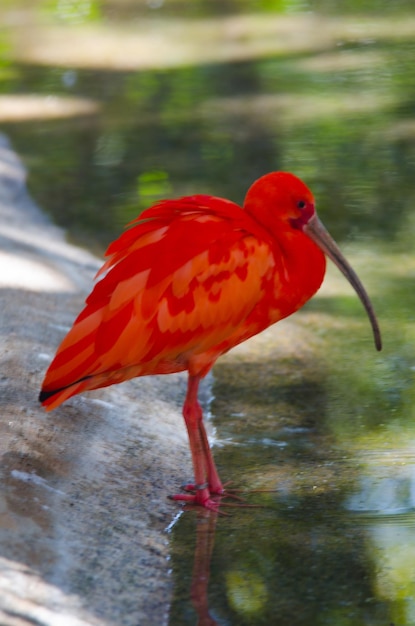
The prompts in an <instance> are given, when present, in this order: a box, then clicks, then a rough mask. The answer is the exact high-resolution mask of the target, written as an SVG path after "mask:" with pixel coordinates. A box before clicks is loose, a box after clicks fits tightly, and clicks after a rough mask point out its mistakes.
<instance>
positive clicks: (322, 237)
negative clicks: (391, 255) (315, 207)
mask: <svg viewBox="0 0 415 626" xmlns="http://www.w3.org/2000/svg"><path fill="white" fill-rule="evenodd" d="M303 231H304V232H305V234H306V235H308V237H310V239H312V240H313V241H314V242H315V243H316V244H317V245H318V247H319V248H320V249H321V250H323V252H324V253H325V254H327V256H328V257H329V258H330V259H331V260H332V261H333V263H334V264H335V265H337V267H338V268H339V270H340V271H341V272H342V274H344V276H345V277H346V278H347V280H348V281H349V283H350V284H351V285H352V287H353V288H354V290H355V291H356V293H357V295H358V296H359V298H360V300H361V302H362V304H363V306H364V307H365V309H366V313H367V314H368V317H369V320H370V323H371V325H372V330H373V337H374V340H375V346H376V349H377V350H382V338H381V335H380V328H379V324H378V321H377V319H376V315H375V311H374V310H373V306H372V303H371V301H370V300H369V296H368V295H367V293H366V290H365V288H364V287H363V285H362V283H361V282H360V279H359V277H358V276H357V274H356V272H355V271H354V270H353V269H352V267H351V266H350V265H349V263H348V262H347V261H346V259H345V258H344V256H343V254H342V253H341V251H340V248H339V247H338V245H337V244H336V242H335V241H334V240H333V239H332V237H331V236H330V235H329V233H328V232H327V230H326V229H325V227H324V226H323V224H322V223H321V222H320V220H319V219H318V217H317V215H313V217H312V218H311V219H310V220H309V221H308V222H307V224H305V225H304V226H303Z"/></svg>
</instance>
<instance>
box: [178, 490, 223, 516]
mask: <svg viewBox="0 0 415 626" xmlns="http://www.w3.org/2000/svg"><path fill="white" fill-rule="evenodd" d="M182 489H183V490H184V491H186V492H192V493H178V494H175V495H174V496H169V498H170V500H175V501H179V502H184V503H185V504H190V505H196V506H202V507H204V508H205V509H208V511H215V512H218V511H219V507H220V504H221V502H220V501H221V496H223V495H224V494H222V493H216V492H214V491H212V489H211V488H210V487H209V485H208V483H203V484H202V485H191V484H189V485H183V487H182ZM212 496H213V497H212ZM215 497H216V498H217V499H213V498H215Z"/></svg>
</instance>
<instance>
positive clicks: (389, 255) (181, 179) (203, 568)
mask: <svg viewBox="0 0 415 626" xmlns="http://www.w3.org/2000/svg"><path fill="white" fill-rule="evenodd" d="M343 5H344V3H342V2H336V1H335V2H325V1H324V0H320V1H315V2H307V1H301V0H296V1H291V2H288V1H284V0H279V1H271V0H268V1H265V0H263V1H262V2H260V1H257V2H255V1H253V0H252V1H250V0H241V1H239V2H238V1H237V0H233V1H231V0H229V1H227V2H223V1H222V2H214V1H211V0H209V1H208V0H206V1H204V2H203V1H201V0H198V1H196V0H195V1H193V2H192V3H188V2H184V1H180V0H176V1H171V2H169V1H167V0H166V1H165V2H163V1H162V0H161V1H156V0H154V1H153V0H148V1H147V2H144V1H142V2H132V1H131V2H129V1H128V0H108V1H107V2H98V1H94V0H90V1H87V0H72V1H70V0H65V1H63V0H60V1H57V0H56V2H55V1H52V0H48V1H42V2H41V1H40V0H39V1H38V2H34V1H31V2H29V1H27V2H24V1H23V0H21V1H15V0H13V2H7V1H6V2H3V4H2V7H1V8H0V18H1V19H2V23H3V25H4V29H3V31H4V32H3V35H4V37H3V39H2V43H1V46H2V53H3V54H2V60H1V61H0V63H1V64H0V122H1V125H2V130H3V131H4V132H6V133H7V134H8V135H9V136H10V138H11V139H12V142H13V144H14V147H15V149H16V150H17V151H18V152H19V154H20V155H21V156H22V158H23V159H24V160H25V163H26V165H27V167H28V169H29V187H30V189H31V192H32V194H33V196H34V197H35V198H36V200H37V202H38V203H39V204H40V205H41V206H42V207H44V208H45V210H46V211H48V212H49V213H50V215H51V216H52V217H53V219H54V220H55V221H56V222H58V223H59V224H61V225H63V226H65V227H66V228H67V229H68V234H69V237H71V238H72V239H74V240H76V241H78V242H81V243H84V244H86V245H88V246H89V247H90V248H93V249H95V250H96V251H102V250H103V248H104V247H105V245H106V244H107V243H108V241H110V240H111V239H112V238H114V237H115V236H116V235H117V234H118V233H119V232H120V230H121V228H122V227H123V225H124V224H125V223H126V222H127V221H128V220H130V219H132V218H133V217H135V216H136V215H137V214H138V212H139V211H140V210H142V209H144V208H145V207H146V206H148V204H150V203H151V202H153V201H155V200H157V199H159V198H163V197H166V196H179V195H183V194H191V193H210V194H213V195H220V196H226V197H229V198H231V199H233V200H235V201H237V202H242V201H243V197H244V195H245V192H246V190H247V187H248V186H249V184H250V183H251V182H252V181H253V180H255V178H257V177H258V176H260V175H262V174H264V173H266V172H268V171H272V170H276V169H282V170H290V171H293V172H294V173H296V174H297V175H299V176H300V177H301V178H303V179H304V180H305V181H306V182H307V184H308V185H309V186H310V187H311V189H312V190H313V192H314V193H315V196H316V198H317V203H318V209H319V214H320V216H321V217H322V219H323V221H324V222H325V224H326V225H327V227H328V228H329V230H330V232H331V233H332V235H333V236H334V237H335V238H336V239H337V240H338V241H339V242H340V244H341V247H342V248H343V250H344V251H345V252H346V255H347V256H348V258H349V259H350V260H351V262H352V263H353V265H354V266H355V269H356V270H357V271H358V273H359V275H360V276H361V278H362V280H363V282H364V283H365V285H366V287H367V289H368V291H369V293H370V294H371V296H372V297H373V301H374V305H375V308H376V309H377V312H378V315H379V319H380V323H381V327H382V331H383V335H384V343H385V347H384V351H383V352H382V353H381V354H380V355H378V354H376V353H375V351H374V349H373V347H372V344H371V338H370V329H369V328H368V324H367V322H366V320H365V318H364V313H363V312H362V311H361V307H360V305H359V302H358V301H357V299H356V298H354V297H352V295H351V292H350V291H349V290H348V288H347V286H346V285H345V283H344V280H343V279H342V277H340V276H338V275H337V274H336V271H335V270H332V269H330V270H329V276H328V280H327V285H326V287H325V289H323V291H322V292H321V294H319V295H318V296H317V297H316V298H315V299H314V300H313V301H312V302H310V303H309V304H308V305H307V306H306V307H305V308H304V310H303V311H302V312H301V313H299V314H298V315H297V316H296V317H295V318H293V320H292V321H291V320H289V321H287V322H284V323H282V324H281V325H279V326H278V327H277V328H276V329H275V331H274V330H272V331H267V333H266V334H265V335H263V336H261V338H258V340H256V341H255V340H254V341H253V342H252V343H250V345H249V346H248V347H246V348H245V347H241V348H238V349H237V350H236V351H235V352H233V353H231V354H229V355H227V356H226V357H225V358H224V359H222V360H221V361H220V362H219V364H218V365H217V367H216V368H215V372H214V378H213V382H212V388H211V399H210V401H209V403H208V406H207V410H208V412H209V414H210V423H211V425H212V426H213V427H214V434H215V440H216V447H215V456H216V458H217V461H218V465H219V468H220V472H221V475H222V476H223V477H224V478H225V480H227V479H229V480H232V482H233V485H235V488H243V489H244V490H245V493H244V494H243V497H244V499H245V501H246V502H247V503H251V504H252V503H256V504H258V505H260V507H259V508H252V509H250V508H241V509H230V510H231V511H232V512H231V515H229V516H219V518H216V516H214V515H209V514H204V513H195V512H190V513H186V514H183V515H181V516H179V517H178V519H177V521H176V523H175V524H174V525H173V527H172V529H171V530H170V534H171V546H172V556H171V567H172V576H173V579H174V581H175V598H174V601H173V605H172V608H171V612H170V621H169V624H170V626H176V625H180V624H196V623H197V620H198V619H199V624H226V625H228V624H229V625H230V624H232V625H235V626H241V625H244V624H247V625H248V624H249V625H251V624H252V625H262V624H278V625H285V624H286V625H290V626H297V625H304V626H311V625H313V626H315V625H320V624H321V625H324V626H343V625H349V624H350V626H352V625H353V626H355V625H356V624H369V625H374V626H387V625H389V624H394V625H395V626H398V625H399V626H409V625H410V624H414V623H415V565H414V563H415V523H414V522H415V433H414V419H413V418H414V399H415V398H414V396H415V386H414V372H415V355H414V345H415V312H414V311H415V290H414V279H415V254H414V244H413V242H414V234H415V219H414V211H413V207H414V205H415V186H414V182H413V181H414V175H415V117H414V108H415V73H414V71H413V68H414V62H415V43H414V42H415V13H414V10H413V2H412V0H407V1H406V2H405V1H403V0H401V1H399V2H397V1H396V2H393V3H389V2H386V1H381V0H367V1H365V2H361V1H360V0H359V2H357V1H355V2H349V3H347V10H345V8H344V6H343ZM186 478H187V477H183V479H186ZM254 490H258V491H254ZM195 555H196V557H195ZM195 558H196V561H195V565H194V559H195ZM209 576H210V578H209ZM192 581H193V582H192ZM191 596H192V597H193V602H192V600H191ZM209 611H210V615H211V617H209ZM197 614H199V618H198V617H197Z"/></svg>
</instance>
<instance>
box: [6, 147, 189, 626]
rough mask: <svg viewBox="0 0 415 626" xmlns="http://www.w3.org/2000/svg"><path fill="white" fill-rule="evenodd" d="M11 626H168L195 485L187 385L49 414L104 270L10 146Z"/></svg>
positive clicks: (110, 391) (74, 402)
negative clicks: (40, 199) (181, 536)
mask: <svg viewBox="0 0 415 626" xmlns="http://www.w3.org/2000/svg"><path fill="white" fill-rule="evenodd" d="M0 246H1V251H0V298H1V308H0V311H1V314H0V341H1V350H0V361H1V368H0V389H1V395H0V402H1V407H2V413H1V414H2V420H1V422H0V428H1V457H2V463H1V469H0V472H1V478H2V480H1V490H0V542H1V546H2V549H1V552H0V554H1V556H0V623H1V624H2V626H3V625H4V626H21V625H26V624H27V625H28V624H33V623H35V622H36V623H39V624H40V623H41V624H44V625H47V626H49V625H50V626H56V625H62V626H66V625H68V626H78V625H79V626H85V625H90V624H105V625H108V624H117V626H124V625H125V626H130V625H131V626H137V625H138V624H140V626H146V625H152V626H154V624H162V623H164V622H165V620H166V615H167V611H168V605H169V599H170V593H171V580H170V578H169V574H168V565H169V564H168V561H167V557H168V534H167V533H166V530H165V529H166V527H167V526H168V525H169V523H170V522H171V521H172V519H173V517H174V516H175V515H176V514H177V513H178V511H179V510H180V509H179V508H177V507H176V506H175V505H174V504H172V503H171V502H170V501H169V500H167V499H166V496H167V495H168V494H169V493H173V492H174V491H176V490H177V487H178V484H179V483H180V481H182V480H184V479H188V478H190V477H191V467H190V458H189V453H188V446H187V436H186V433H185V427H184V422H183V419H182V417H181V403H182V400H183V395H184V391H185V377H183V376H181V375H174V376H167V377H149V378H142V379H136V380H134V381H130V382H128V383H124V384H122V385H117V386H115V387H110V388H107V389H104V390H99V391H96V392H90V393H89V394H85V395H84V396H77V397H75V398H73V399H71V400H69V401H68V402H67V403H66V404H64V405H63V406H62V407H60V408H59V409H57V410H56V411H54V412H52V413H45V412H44V410H43V409H42V408H41V406H40V405H39V403H38V401H37V396H38V393H39V387H40V384H41V381H42V378H43V375H44V372H45V370H46V367H47V366H48V364H49V362H50V360H51V359H52V357H53V355H54V352H55V350H56V348H57V346H58V344H59V342H60V340H61V339H62V337H63V336H64V334H65V332H66V330H67V329H68V328H69V327H70V325H71V324H72V322H73V319H74V318H75V316H76V314H77V313H78V312H79V310H80V309H81V307H82V304H83V300H84V298H85V296H86V295H87V294H88V292H89V291H90V289H91V287H92V281H93V276H94V274H95V272H96V271H97V269H98V267H99V266H100V261H99V260H98V259H96V258H95V257H93V256H92V255H91V254H89V253H88V252H86V251H84V250H82V249H80V248H77V247H75V246H72V245H69V244H68V243H67V242H66V241H65V236H64V233H63V231H62V230H61V229H59V228H57V227H56V226H54V225H53V224H51V223H50V222H49V220H48V219H47V217H46V216H45V215H44V214H43V213H42V212H41V211H40V210H39V209H38V207H37V206H36V205H35V204H34V202H33V201H32V200H31V198H30V196H29V195H28V192H27V190H26V186H25V170H24V167H23V165H22V163H21V162H20V160H19V158H18V157H17V155H16V154H15V153H14V152H13V150H12V148H11V146H10V145H9V142H8V140H7V138H6V137H5V136H2V135H0Z"/></svg>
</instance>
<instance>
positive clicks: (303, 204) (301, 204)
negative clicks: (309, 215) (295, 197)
mask: <svg viewBox="0 0 415 626" xmlns="http://www.w3.org/2000/svg"><path fill="white" fill-rule="evenodd" d="M306 204H307V203H306V201H305V200H299V201H298V202H297V208H299V209H305V207H306Z"/></svg>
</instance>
